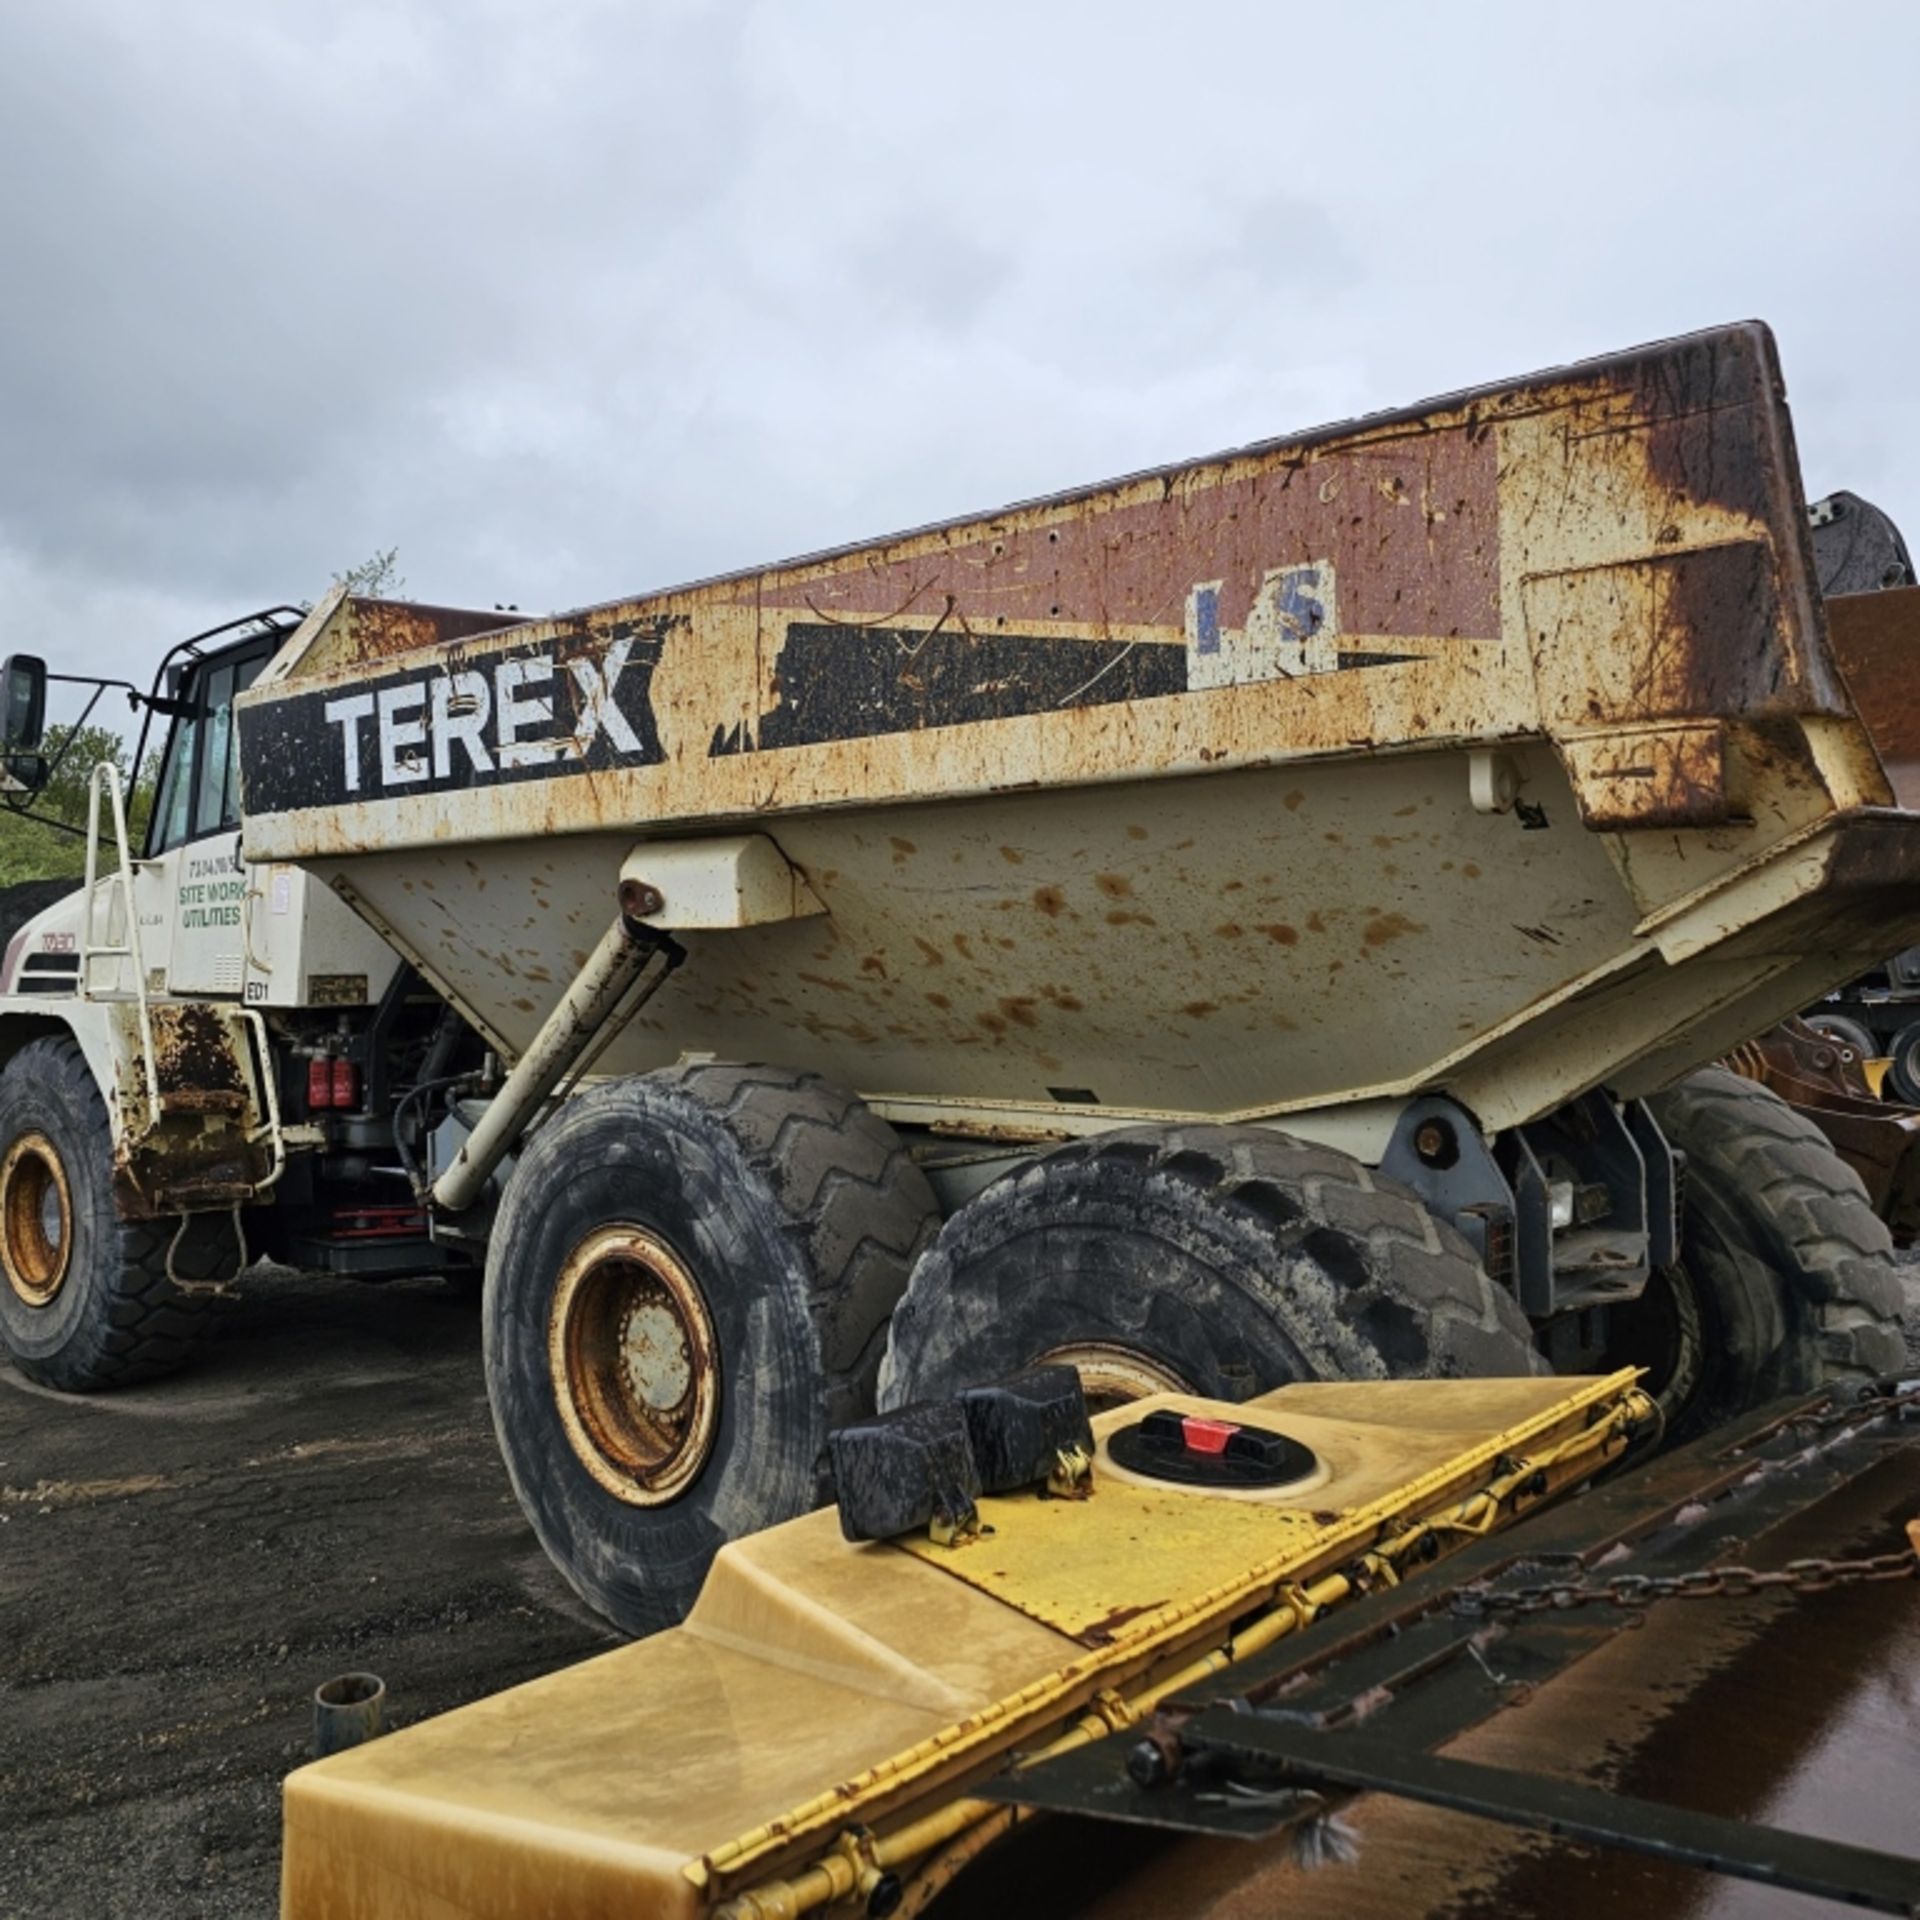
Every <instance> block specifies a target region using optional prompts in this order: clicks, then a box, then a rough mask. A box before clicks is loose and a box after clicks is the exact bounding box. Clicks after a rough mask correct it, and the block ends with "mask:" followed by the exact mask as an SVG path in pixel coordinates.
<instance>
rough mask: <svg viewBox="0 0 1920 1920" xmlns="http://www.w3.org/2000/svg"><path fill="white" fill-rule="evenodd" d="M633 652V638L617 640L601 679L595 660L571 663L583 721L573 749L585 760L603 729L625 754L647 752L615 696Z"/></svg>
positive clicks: (576, 728)
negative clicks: (615, 690) (593, 742)
mask: <svg viewBox="0 0 1920 1920" xmlns="http://www.w3.org/2000/svg"><path fill="white" fill-rule="evenodd" d="M632 651H633V637H632V635H631V634H629V635H628V636H627V637H626V638H625V639H622V640H616V641H615V642H614V643H613V645H612V646H610V647H609V648H608V649H607V652H606V675H605V678H604V679H603V678H602V677H601V670H600V668H598V667H596V666H595V665H594V664H593V662H592V661H591V660H569V661H568V662H567V671H568V672H569V673H570V674H572V675H573V682H574V685H575V686H577V687H578V688H579V689H580V720H579V725H578V726H577V727H575V729H574V734H573V750H574V752H575V753H576V754H578V755H579V756H580V758H582V759H585V758H586V753H587V748H588V746H589V745H590V744H591V743H592V740H593V736H594V735H595V734H596V733H599V732H601V731H602V730H603V729H604V730H605V732H606V736H607V738H608V739H609V740H611V741H612V742H613V744H614V746H615V747H616V748H618V749H619V751H620V752H622V753H643V752H645V751H646V749H645V747H644V746H643V745H642V743H641V740H640V736H639V735H638V734H637V733H635V732H634V730H633V727H632V725H631V724H630V723H629V722H628V719H627V716H626V715H625V714H624V713H622V712H621V711H620V707H619V703H618V702H617V701H616V700H615V699H614V697H613V690H614V688H615V687H616V686H617V685H618V684H619V681H620V676H621V675H622V674H623V673H625V672H626V670H627V655H628V654H630V653H631V652H632Z"/></svg>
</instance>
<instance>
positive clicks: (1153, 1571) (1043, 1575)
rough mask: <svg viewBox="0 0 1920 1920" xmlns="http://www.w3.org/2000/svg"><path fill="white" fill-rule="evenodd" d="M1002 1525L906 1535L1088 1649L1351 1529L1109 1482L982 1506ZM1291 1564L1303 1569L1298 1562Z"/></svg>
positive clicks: (916, 1547)
mask: <svg viewBox="0 0 1920 1920" xmlns="http://www.w3.org/2000/svg"><path fill="white" fill-rule="evenodd" d="M980 1517H981V1520H982V1521H983V1522H984V1523H985V1524H986V1525H987V1526H989V1527H991V1528H992V1529H993V1531H992V1532H991V1533H983V1534H982V1535H981V1536H980V1537H979V1538H977V1539H974V1540H971V1541H969V1542H968V1543H967V1544H966V1545H964V1546H959V1547H937V1546H935V1545H934V1544H933V1543H932V1542H931V1541H930V1540H926V1539H920V1540H902V1541H900V1542H899V1545H900V1546H901V1547H902V1548H904V1549H905V1550H906V1551H907V1552H908V1553H911V1554H915V1555H917V1556H918V1557H919V1558H920V1559H922V1560H926V1561H929V1562H931V1563H932V1564H933V1565H935V1566H937V1567H939V1568H940V1569H941V1570H942V1571H943V1572H946V1573H950V1574H952V1575H953V1576H954V1578H955V1579H958V1580H964V1581H966V1582H967V1584H968V1585H969V1586H973V1587H977V1588H979V1589H980V1591H981V1592H982V1593H989V1594H991V1595H993V1597H994V1598H995V1599H996V1600H1002V1601H1005V1603H1006V1604H1007V1605H1008V1606H1010V1607H1017V1608H1018V1609H1019V1610H1020V1612H1022V1613H1024V1614H1026V1615H1028V1616H1029V1617H1030V1618H1032V1619H1035V1620H1039V1621H1042V1622H1044V1623H1045V1624H1046V1625H1047V1626H1050V1627H1052V1628H1054V1629H1055V1631H1056V1632H1059V1633H1065V1634H1071V1635H1072V1636H1073V1638H1074V1639H1076V1640H1078V1641H1079V1642H1081V1644H1082V1645H1083V1646H1090V1647H1097V1646H1106V1645H1108V1644H1110V1643H1111V1642H1112V1641H1114V1640H1115V1639H1116V1638H1120V1637H1122V1636H1123V1634H1124V1629H1125V1627H1126V1625H1127V1623H1128V1622H1129V1621H1131V1620H1137V1619H1140V1618H1141V1617H1142V1616H1143V1615H1146V1614H1151V1613H1157V1612H1159V1610H1160V1609H1161V1608H1163V1607H1166V1606H1169V1605H1173V1604H1175V1603H1177V1602H1179V1601H1182V1600H1189V1599H1192V1598H1194V1597H1196V1596H1197V1595H1199V1594H1203V1593H1207V1592H1210V1591H1211V1590H1212V1589H1213V1588H1215V1587H1220V1586H1224V1585H1226V1584H1227V1583H1228V1582H1229V1581H1232V1580H1237V1579H1244V1578H1245V1577H1246V1574H1247V1571H1248V1569H1249V1568H1251V1567H1258V1566H1264V1565H1267V1564H1268V1563H1270V1562H1273V1561H1276V1560H1281V1559H1285V1560H1288V1561H1296V1560H1297V1561H1298V1563H1299V1566H1300V1567H1301V1568H1305V1567H1307V1566H1309V1565H1311V1563H1312V1562H1313V1561H1314V1559H1315V1558H1316V1557H1318V1556H1320V1555H1324V1553H1325V1552H1326V1551H1327V1548H1328V1545H1329V1543H1330V1542H1333V1541H1335V1540H1338V1539H1339V1538H1340V1537H1341V1536H1342V1535H1343V1534H1344V1533H1345V1531H1346V1529H1345V1527H1344V1526H1342V1525H1340V1524H1339V1522H1340V1521H1341V1519H1342V1518H1343V1516H1340V1515H1336V1514H1330V1515H1329V1516H1328V1517H1329V1519H1330V1520H1332V1521H1333V1522H1334V1523H1335V1524H1333V1525H1331V1526H1323V1525H1320V1524H1318V1523H1316V1522H1315V1520H1314V1519H1313V1518H1312V1516H1311V1515H1309V1514H1304V1513H1291V1512H1288V1511H1287V1510H1286V1509H1284V1508H1281V1507H1268V1506H1255V1505H1253V1504H1252V1503H1251V1502H1247V1501H1240V1500H1211V1499H1208V1498H1206V1497H1205V1496H1203V1495H1201V1496H1196V1495H1195V1494H1192V1493H1181V1492H1178V1491H1176V1490H1174V1489H1172V1488H1169V1489H1167V1490H1165V1491H1161V1490H1159V1489H1153V1490H1149V1489H1148V1488H1146V1487H1141V1486H1130V1485H1128V1484H1127V1483H1126V1482H1124V1481H1120V1480H1114V1479H1103V1480H1102V1481H1101V1482H1100V1483H1099V1486H1098V1488H1097V1490H1096V1491H1095V1493H1094V1495H1093V1497H1092V1498H1091V1499H1089V1500H1048V1499H1043V1498H1042V1497H1041V1496H1040V1495H1038V1494H1032V1493H1021V1494H1012V1495H1008V1496H1005V1497H1003V1498H999V1499H985V1500H982V1501H981V1502H980ZM1286 1571H1292V1568H1291V1567H1289V1568H1288V1569H1286Z"/></svg>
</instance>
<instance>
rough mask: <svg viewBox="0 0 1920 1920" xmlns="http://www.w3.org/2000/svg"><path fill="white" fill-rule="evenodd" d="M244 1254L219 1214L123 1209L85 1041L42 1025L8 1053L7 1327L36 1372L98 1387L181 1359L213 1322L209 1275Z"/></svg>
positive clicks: (4, 1165)
mask: <svg viewBox="0 0 1920 1920" xmlns="http://www.w3.org/2000/svg"><path fill="white" fill-rule="evenodd" d="M169 1254H171V1257H172V1269H173V1274H174V1276H176V1277H177V1278H170V1277H169V1275H168V1258H169ZM238 1266H239V1241H238V1238H237V1236H236V1235H235V1233H234V1228H233V1222H232V1221H231V1220H230V1219H229V1218H228V1217H227V1216H226V1215H225V1214H198V1215H194V1216H192V1217H191V1218H190V1219H189V1220H188V1221H187V1222H186V1226H185V1230H184V1231H182V1228H181V1222H180V1219H179V1218H178V1216H174V1217H172V1218H166V1219H159V1220H123V1219H121V1217H120V1214H119V1210H118V1208H117V1207H116V1206H115V1204H114V1197H113V1135H112V1130H111V1128H110V1126H109V1124H108V1120H107V1109H106V1103H105V1101H104V1100H103V1099H102V1098H101V1095H100V1088H99V1086H98V1084H97V1083H96V1082H95V1080H94V1077H93V1074H92V1073H91V1071H90V1070H89V1069H88V1066H87V1061H86V1056H85V1055H84V1054H83V1053H82V1052H81V1051H80V1047H79V1044H78V1042H77V1041H75V1040H74V1039H72V1037H71V1036H69V1035H65V1034H53V1035H48V1036H47V1037H45V1038H43V1039H39V1040H31V1041H29V1042H28V1043H27V1044H26V1045H25V1046H24V1047H22V1048H21V1049H20V1051H19V1052H18V1053H16V1054H15V1055H14V1056H13V1058H12V1059H11V1060H10V1061H9V1062H8V1063H7V1067H6V1071H5V1072H4V1073H0V1340H3V1341H4V1343H5V1346H6V1350H7V1353H8V1354H9V1355H10V1356H11V1358H12V1360H13V1363H14V1365H15V1366H16V1367H18V1368H19V1369H20V1371H21V1372H22V1373H23V1374H25V1375H26V1376H27V1378H28V1379H30V1380H35V1381H38V1382H39V1383H40V1384H41V1385H42V1386H46V1387H55V1388H58V1389H59V1390H61V1391H62V1392H65V1393H91V1392H94V1391H96V1390H97V1389H99V1388H102V1387H120V1386H127V1385H130V1384H132V1383H133V1382H135V1381H139V1380H152V1379H155V1378H158V1377H159V1376H160V1375H162V1374H166V1373H171V1372H173V1371H174V1369H175V1368H177V1367H179V1366H181V1365H183V1364H184V1363H185V1362H186V1361H187V1360H188V1359H189V1358H190V1357H191V1355H192V1354H193V1352H194V1350H195V1349H196V1348H197V1347H198V1346H199V1345H200V1344H201V1342H202V1341H203V1340H205V1339H206V1338H207V1337H208V1335H209V1334H210V1333H211V1332H212V1329H213V1317H212V1314H211V1311H210V1308H211V1305H212V1298H211V1293H212V1286H213V1283H217V1282H219V1281H223V1280H226V1279H229V1278H231V1277H232V1275H233V1273H234V1272H235V1271H236V1269H237V1268H238ZM179 1282H184V1283H185V1284H184V1285H182V1284H179ZM203 1286H204V1287H206V1288H208V1291H207V1292H200V1291H197V1289H198V1288H200V1287H203Z"/></svg>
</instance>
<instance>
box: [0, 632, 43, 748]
mask: <svg viewBox="0 0 1920 1920" xmlns="http://www.w3.org/2000/svg"><path fill="white" fill-rule="evenodd" d="M46 730H47V663H46V662H45V661H44V660H42V659H41V658H40V657H39V656H38V655H37V654H32V653H15V654H10V655H9V656H8V657H7V659H6V661H5V662H4V663H0V751H3V752H5V753H6V754H7V755H9V756H12V755H14V754H28V753H34V752H37V751H38V750H39V746H40V741H41V739H42V737H43V736H44V735H45V733H46Z"/></svg>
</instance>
